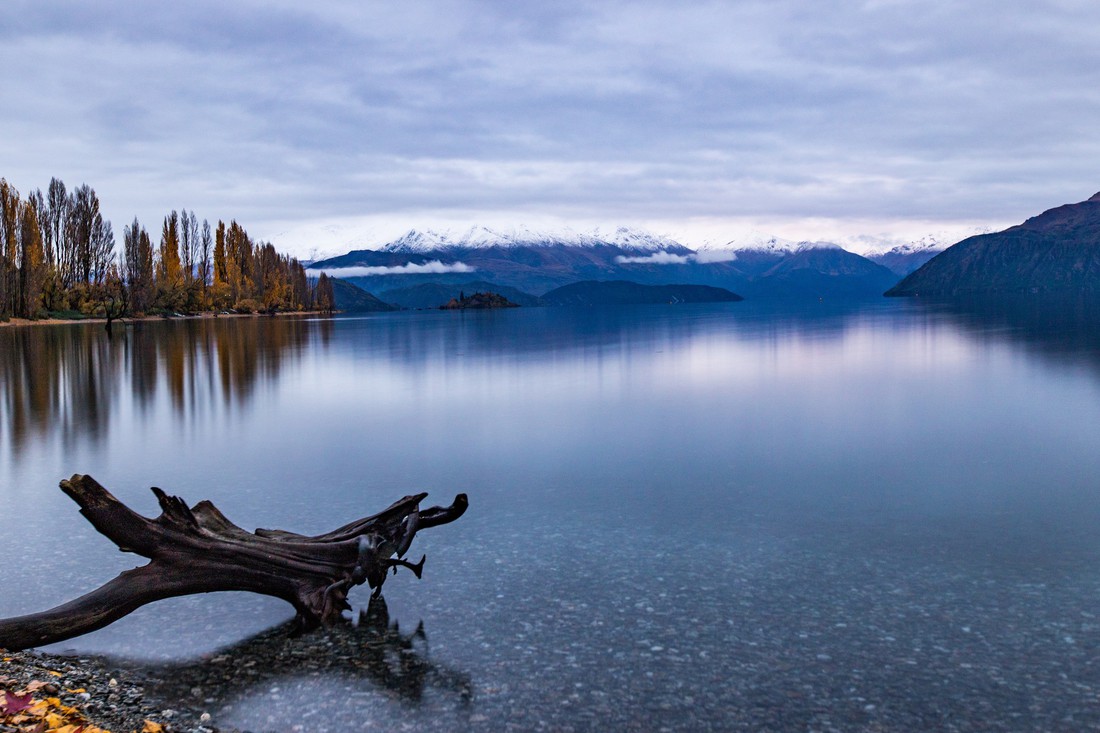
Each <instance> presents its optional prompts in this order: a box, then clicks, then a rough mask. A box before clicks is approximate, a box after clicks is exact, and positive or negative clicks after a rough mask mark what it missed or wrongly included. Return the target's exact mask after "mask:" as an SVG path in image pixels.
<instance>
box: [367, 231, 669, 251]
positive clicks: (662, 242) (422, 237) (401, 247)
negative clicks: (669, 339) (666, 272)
mask: <svg viewBox="0 0 1100 733" xmlns="http://www.w3.org/2000/svg"><path fill="white" fill-rule="evenodd" d="M555 244H565V245H570V246H574V247H594V246H598V245H613V246H616V247H620V248H622V249H628V250H635V251H644V252H662V251H665V250H670V249H671V250H681V249H684V246H683V245H682V244H680V243H679V242H676V241H675V240H672V239H669V238H668V237H663V236H658V235H654V234H650V233H649V232H645V231H642V230H638V229H630V228H628V227H618V228H617V229H615V230H614V231H612V232H605V231H603V230H600V229H595V230H593V231H591V232H576V231H573V230H571V229H565V230H559V231H549V232H541V231H536V230H533V229H529V228H527V227H515V228H509V229H490V228H489V227H486V226H472V227H470V228H469V229H466V230H464V231H461V232H456V231H435V230H432V229H427V230H423V231H421V230H417V229H411V230H409V231H408V232H407V233H405V234H404V235H402V236H401V237H398V238H397V239H395V240H394V241H392V242H390V243H388V244H385V245H383V246H382V247H381V249H382V250H383V251H386V252H405V253H413V252H415V253H421V254H422V253H425V252H431V251H433V250H438V249H447V248H461V249H488V248H490V247H531V246H549V245H555Z"/></svg>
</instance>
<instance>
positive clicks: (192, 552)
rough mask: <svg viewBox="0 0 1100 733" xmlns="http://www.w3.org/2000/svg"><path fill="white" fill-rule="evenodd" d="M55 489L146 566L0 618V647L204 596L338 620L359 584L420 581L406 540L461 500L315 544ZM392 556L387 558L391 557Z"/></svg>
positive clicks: (202, 514)
mask: <svg viewBox="0 0 1100 733" xmlns="http://www.w3.org/2000/svg"><path fill="white" fill-rule="evenodd" d="M61 489H62V490H63V491H64V492H65V493H66V494H68V495H69V496H70V497H71V498H72V499H73V501H75V502H76V503H77V504H79V505H80V507H81V509H80V513H81V514H83V515H84V517H85V518H86V519H87V520H88V521H89V522H91V523H92V526H93V527H95V528H96V529H97V530H98V531H99V532H100V533H101V534H103V535H105V536H106V537H107V538H108V539H109V540H111V541H112V542H114V543H115V544H116V545H118V547H119V549H120V550H122V551H124V552H134V553H137V554H139V555H142V556H144V557H147V558H150V560H151V562H149V563H148V564H146V565H143V566H141V567H139V568H134V569H133V570H127V571H126V572H124V573H122V574H121V575H119V576H118V577H117V578H115V579H114V580H112V581H110V582H108V583H107V584H105V585H103V586H101V587H100V588H98V589H97V590H94V591H92V592H91V593H88V594H87V595H84V596H81V597H80V598H77V599H76V600H74V601H70V602H69V603H66V604H64V605H62V606H58V607H56V608H53V609H51V610H49V611H43V612H42V613H35V614H30V615H28V616H20V617H18V618H12V619H7V620H0V647H2V648H6V649H10V650H18V649H26V648H28V647H32V646H41V645H44V644H51V643H53V642H57V641H63V640H65V639H70V638H72V637H74V636H79V635H81V634H86V633H88V632H90V631H95V630H96V629H100V628H103V627H104V626H107V625H108V624H110V623H113V622H114V621H117V620H118V619H120V618H122V617H123V616H125V615H126V614H128V613H130V612H131V611H134V610H135V609H137V608H139V607H141V606H144V605H145V604H147V603H151V602H153V601H159V600H162V599H165V598H172V597H174V596H183V595H190V594H193V593H209V592H212V591H229V590H237V591H252V592H254V593H262V594H264V595H269V596H275V597H276V598H282V599H283V600H285V601H287V602H288V603H290V604H292V605H293V606H294V608H295V610H296V611H297V612H298V615H297V618H296V619H295V621H296V624H297V628H298V629H299V630H304V629H311V628H315V627H316V626H318V625H319V624H333V623H337V622H339V621H340V620H341V612H343V611H345V610H348V608H349V606H348V603H347V593H348V590H349V589H350V588H351V587H352V586H355V585H359V584H361V583H364V582H366V583H368V584H369V585H370V587H371V588H373V589H374V593H375V595H377V594H378V593H379V592H380V591H381V589H382V583H383V582H385V580H386V574H387V572H389V571H390V570H391V569H392V570H393V572H395V573H396V572H397V568H398V567H406V568H409V569H411V570H412V571H413V572H414V573H415V574H416V575H417V577H419V576H420V572H421V569H422V568H423V564H424V560H423V558H421V560H420V562H418V563H416V564H413V563H410V562H408V561H407V560H404V559H403V557H404V555H405V553H406V552H407V551H408V549H409V545H410V544H411V543H412V540H413V537H414V536H415V534H416V533H417V532H418V531H419V530H421V529H425V528H427V527H435V526H437V525H440V524H446V523H447V522H453V521H454V520H455V519H458V518H459V517H460V516H462V514H463V512H465V511H466V505H467V502H466V495H465V494H459V495H458V496H456V497H455V500H454V503H453V504H452V505H451V506H449V507H431V508H430V509H424V510H421V509H420V502H421V500H423V499H424V497H425V496H427V494H417V495H414V496H407V497H405V498H404V499H401V500H400V501H398V502H396V503H394V504H393V505H392V506H390V507H389V508H388V509H386V510H385V511H382V512H380V513H378V514H375V515H373V516H370V517H366V518H364V519H360V520H357V521H355V522H352V523H350V524H347V525H345V526H343V527H341V528H339V529H336V530H334V531H332V532H329V533H327V534H323V535H318V536H316V537H306V536H303V535H298V534H293V533H291V532H284V531H282V530H264V529H258V530H256V532H255V533H252V532H247V531H245V530H243V529H241V528H240V527H238V526H236V525H235V524H233V523H232V522H230V521H229V520H228V519H226V518H225V516H224V515H223V514H222V513H221V512H220V511H218V509H217V508H216V507H215V506H214V505H213V504H211V503H210V502H208V501H202V502H199V503H198V504H196V505H195V506H193V507H191V508H190V509H189V508H188V507H187V505H186V504H185V503H184V502H183V500H182V499H180V498H179V497H175V496H168V495H167V494H165V493H164V492H163V491H161V490H160V489H157V488H154V489H153V493H154V494H156V496H157V499H158V501H159V502H160V506H161V509H162V513H161V515H160V516H159V517H157V518H156V519H148V518H146V517H143V516H141V515H140V514H137V513H136V512H134V511H133V510H131V509H130V508H129V507H127V506H126V505H125V504H123V503H122V502H120V501H119V500H118V499H116V498H115V497H114V496H112V495H111V494H110V492H108V491H107V490H106V489H105V488H103V487H102V486H100V485H99V483H97V482H96V481H95V479H93V478H92V477H90V476H81V475H76V476H73V477H72V478H71V479H69V480H68V481H62V482H61ZM395 556H396V557H395Z"/></svg>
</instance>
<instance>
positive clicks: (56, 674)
mask: <svg viewBox="0 0 1100 733" xmlns="http://www.w3.org/2000/svg"><path fill="white" fill-rule="evenodd" d="M46 674H52V675H53V676H54V677H64V676H65V675H63V674H61V673H60V672H54V671H53V670H52V669H47V670H46Z"/></svg>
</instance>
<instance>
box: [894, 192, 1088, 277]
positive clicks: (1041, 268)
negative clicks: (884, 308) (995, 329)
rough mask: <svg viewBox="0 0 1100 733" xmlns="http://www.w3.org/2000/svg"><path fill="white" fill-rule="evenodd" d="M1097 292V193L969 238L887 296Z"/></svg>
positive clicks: (941, 255) (924, 267)
mask: <svg viewBox="0 0 1100 733" xmlns="http://www.w3.org/2000/svg"><path fill="white" fill-rule="evenodd" d="M1011 293H1028V294H1033V293H1055V294H1091V295H1095V294H1100V193H1098V194H1096V195H1095V196H1093V197H1092V198H1090V199H1088V200H1087V201H1082V202H1080V203H1076V204H1066V205H1064V206H1059V207H1056V208H1053V209H1050V210H1048V211H1044V212H1043V213H1042V214H1039V215H1038V216H1034V217H1032V218H1030V219H1028V220H1027V221H1025V222H1023V223H1022V224H1018V225H1016V226H1014V227H1009V228H1008V229H1005V230H1004V231H1001V232H995V233H991V234H980V235H978V236H974V237H969V238H967V239H964V240H963V241H961V242H959V243H958V244H955V245H954V246H952V247H949V248H948V249H946V250H944V251H943V252H941V253H940V254H938V255H936V256H935V257H933V258H932V259H930V260H929V261H928V262H926V263H925V264H924V265H922V266H921V267H920V268H919V269H917V270H916V271H915V272H913V273H912V274H910V275H909V276H907V277H906V278H905V279H903V280H902V281H901V282H900V283H898V284H897V285H896V286H894V287H893V288H891V289H890V290H889V291H888V292H887V293H886V294H887V295H890V296H914V295H921V296H937V297H958V296H970V295H993V294H1011Z"/></svg>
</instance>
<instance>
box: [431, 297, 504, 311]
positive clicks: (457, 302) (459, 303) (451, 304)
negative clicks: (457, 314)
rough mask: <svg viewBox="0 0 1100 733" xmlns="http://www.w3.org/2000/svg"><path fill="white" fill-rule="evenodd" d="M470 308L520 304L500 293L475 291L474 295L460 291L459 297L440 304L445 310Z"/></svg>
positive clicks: (440, 307)
mask: <svg viewBox="0 0 1100 733" xmlns="http://www.w3.org/2000/svg"><path fill="white" fill-rule="evenodd" d="M468 308H472V309H479V310H480V309H485V308H519V305H518V304H516V303H513V302H512V301H510V300H508V299H507V298H505V297H504V296H503V295H501V294H500V293H474V294H473V295H466V293H459V294H458V297H457V298H451V299H450V300H449V301H447V302H446V303H444V304H443V305H441V306H439V310H443V311H453V310H466V309H468Z"/></svg>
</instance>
